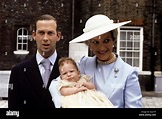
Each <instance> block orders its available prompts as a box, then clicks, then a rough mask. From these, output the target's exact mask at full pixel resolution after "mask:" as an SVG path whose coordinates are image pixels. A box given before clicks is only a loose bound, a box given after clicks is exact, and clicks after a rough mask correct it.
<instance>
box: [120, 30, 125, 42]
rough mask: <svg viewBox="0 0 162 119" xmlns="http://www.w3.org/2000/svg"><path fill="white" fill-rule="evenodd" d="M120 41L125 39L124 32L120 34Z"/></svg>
mask: <svg viewBox="0 0 162 119" xmlns="http://www.w3.org/2000/svg"><path fill="white" fill-rule="evenodd" d="M120 39H121V40H125V39H126V32H121V33H120Z"/></svg>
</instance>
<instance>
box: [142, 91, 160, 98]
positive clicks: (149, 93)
mask: <svg viewBox="0 0 162 119" xmlns="http://www.w3.org/2000/svg"><path fill="white" fill-rule="evenodd" d="M142 96H143V97H162V93H156V92H155V91H142Z"/></svg>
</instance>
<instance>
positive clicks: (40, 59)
mask: <svg viewBox="0 0 162 119" xmlns="http://www.w3.org/2000/svg"><path fill="white" fill-rule="evenodd" d="M56 57H57V52H56V50H55V52H54V53H53V54H52V55H51V56H50V57H48V59H49V60H50V62H51V63H52V65H54V63H55V61H56ZM43 59H44V57H42V55H41V54H40V53H39V52H38V50H37V53H36V60H37V63H38V64H40V63H41V61H42V60H43Z"/></svg>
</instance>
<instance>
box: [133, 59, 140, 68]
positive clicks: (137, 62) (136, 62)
mask: <svg viewBox="0 0 162 119" xmlns="http://www.w3.org/2000/svg"><path fill="white" fill-rule="evenodd" d="M133 66H136V67H139V59H134V62H133Z"/></svg>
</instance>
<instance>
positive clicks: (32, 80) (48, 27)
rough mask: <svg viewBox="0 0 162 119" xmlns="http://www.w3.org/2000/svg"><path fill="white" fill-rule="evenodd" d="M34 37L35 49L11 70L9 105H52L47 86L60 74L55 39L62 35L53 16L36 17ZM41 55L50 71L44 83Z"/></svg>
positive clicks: (48, 106)
mask: <svg viewBox="0 0 162 119" xmlns="http://www.w3.org/2000/svg"><path fill="white" fill-rule="evenodd" d="M32 35H33V39H34V40H35V41H36V44H37V52H36V54H35V55H34V57H32V58H31V59H29V60H27V61H23V62H21V63H19V64H17V65H16V66H14V67H13V68H12V70H11V75H10V80H9V84H10V85H12V86H13V88H9V90H8V107H9V108H54V107H55V106H54V103H53V102H52V97H51V95H50V92H49V90H48V88H49V85H50V83H51V81H52V79H55V78H57V77H58V76H59V75H60V74H59V70H58V60H59V56H58V55H57V52H56V43H57V42H58V41H59V40H60V38H61V33H60V32H59V31H58V29H57V22H56V19H55V18H54V17H53V16H51V15H48V14H45V15H42V16H40V17H39V18H38V19H37V20H36V24H35V30H34V31H33V34H32ZM43 59H48V60H49V61H50V64H51V65H50V70H51V74H50V77H49V79H48V80H47V85H45V83H43V74H44V72H45V69H44V67H43V64H42V60H43Z"/></svg>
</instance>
